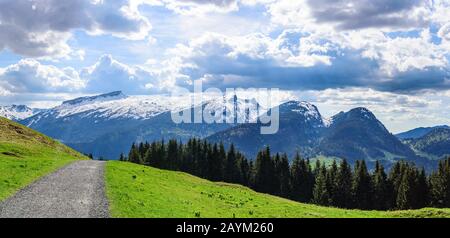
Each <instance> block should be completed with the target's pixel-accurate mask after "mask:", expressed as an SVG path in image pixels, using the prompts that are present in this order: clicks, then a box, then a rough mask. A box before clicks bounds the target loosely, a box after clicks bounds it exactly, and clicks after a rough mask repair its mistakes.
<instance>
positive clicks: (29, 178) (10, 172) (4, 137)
mask: <svg viewBox="0 0 450 238" xmlns="http://www.w3.org/2000/svg"><path fill="white" fill-rule="evenodd" d="M78 159H87V158H86V157H85V156H83V155H81V154H80V153H78V152H76V151H74V150H72V149H70V148H68V147H66V146H64V145H63V144H61V143H59V142H57V141H55V140H52V139H51V138H49V137H47V136H44V135H42V134H40V133H38V132H35V131H33V130H31V129H29V128H27V127H25V126H22V125H20V124H18V123H15V122H12V121H10V120H7V119H5V118H1V117H0V200H3V199H5V198H6V197H8V196H10V195H11V194H13V193H14V192H16V191H17V190H18V189H20V188H23V187H24V186H26V185H28V184H29V183H31V182H33V181H34V180H36V179H37V178H39V177H41V176H44V175H46V174H48V173H50V172H53V171H55V170H57V169H58V168H60V167H62V166H64V165H66V164H67V163H69V162H71V161H73V160H78Z"/></svg>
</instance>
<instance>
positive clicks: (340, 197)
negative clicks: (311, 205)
mask: <svg viewBox="0 0 450 238" xmlns="http://www.w3.org/2000/svg"><path fill="white" fill-rule="evenodd" d="M335 184H336V188H335V189H334V198H333V201H334V203H333V205H334V206H336V207H342V208H351V207H352V206H353V199H352V184H353V174H352V169H351V168H350V165H349V164H348V163H347V160H345V159H344V160H342V161H341V163H340V165H339V170H338V173H337V175H336V182H335Z"/></svg>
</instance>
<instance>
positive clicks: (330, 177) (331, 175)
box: [327, 160, 338, 205]
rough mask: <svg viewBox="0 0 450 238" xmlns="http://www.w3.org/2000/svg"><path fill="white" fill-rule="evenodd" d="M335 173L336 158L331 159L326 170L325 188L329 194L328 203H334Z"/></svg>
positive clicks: (336, 168)
mask: <svg viewBox="0 0 450 238" xmlns="http://www.w3.org/2000/svg"><path fill="white" fill-rule="evenodd" d="M337 173H338V167H337V163H336V160H333V163H332V164H331V168H330V169H329V170H328V171H327V190H328V194H329V196H330V205H335V200H336V197H335V195H336V194H337V191H336V179H337Z"/></svg>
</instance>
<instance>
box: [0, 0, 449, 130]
mask: <svg viewBox="0 0 450 238" xmlns="http://www.w3.org/2000/svg"><path fill="white" fill-rule="evenodd" d="M449 12H450V1H447V0H430V1H427V0H421V1H419V0H394V1H393V0H376V1H374V0H297V1H295V0H0V105H9V104H26V105H28V106H31V107H40V108H46V107H52V106H56V105H58V104H60V103H61V101H63V100H67V99H71V98H74V97H78V96H82V95H93V94H100V93H107V92H110V91H116V90H122V91H123V92H124V93H126V94H128V95H149V94H165V93H169V92H171V91H172V90H175V89H177V88H179V87H183V88H190V87H191V85H192V82H193V80H202V82H203V84H204V85H205V87H217V88H221V89H225V88H236V87H240V88H279V89H280V90H282V92H286V93H289V94H290V95H295V97H297V98H298V99H300V100H305V101H309V102H312V103H314V104H315V105H317V106H318V107H319V110H320V111H321V113H322V114H323V115H324V116H327V117H329V116H332V115H333V114H335V113H338V112H339V111H343V110H344V111H345V110H349V109H351V108H354V107H361V106H362V107H367V108H368V109H369V110H371V111H372V112H374V114H375V115H376V116H377V117H378V118H379V119H380V120H381V121H382V122H383V123H384V124H385V125H386V126H387V128H388V129H389V130H390V131H392V132H394V133H395V132H400V131H404V130H408V129H412V128H415V127H419V126H433V125H441V124H447V125H448V124H450V64H449V60H450V14H449Z"/></svg>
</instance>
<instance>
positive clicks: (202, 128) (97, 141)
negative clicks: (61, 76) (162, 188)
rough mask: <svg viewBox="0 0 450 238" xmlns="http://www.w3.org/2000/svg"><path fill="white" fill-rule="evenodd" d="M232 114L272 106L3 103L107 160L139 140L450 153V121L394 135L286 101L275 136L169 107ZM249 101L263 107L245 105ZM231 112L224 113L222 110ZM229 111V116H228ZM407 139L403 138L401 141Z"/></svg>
mask: <svg viewBox="0 0 450 238" xmlns="http://www.w3.org/2000/svg"><path fill="white" fill-rule="evenodd" d="M223 102H225V103H226V104H225V105H226V109H225V110H226V111H233V110H234V109H237V113H236V114H237V115H235V116H236V117H246V118H247V119H250V120H255V119H256V118H258V116H259V115H261V113H263V112H265V111H267V110H270V109H265V108H263V107H262V106H261V105H259V104H258V103H257V102H256V100H251V99H250V100H249V99H241V98H238V97H236V96H232V97H225V98H212V99H211V98H210V99H208V100H205V101H204V103H203V104H201V105H192V104H191V103H190V101H189V100H186V99H182V98H176V97H169V96H164V95H155V96H127V95H124V94H123V93H122V92H112V93H108V94H102V95H98V96H92V97H82V98H76V99H73V100H69V101H65V102H63V103H62V104H61V105H60V106H57V107H54V108H51V109H46V110H41V109H31V108H28V107H26V106H8V107H0V116H4V117H7V118H9V119H13V120H16V121H19V122H20V123H22V124H24V125H26V126H28V127H31V128H33V129H35V130H38V131H40V132H42V133H44V134H46V135H48V136H51V137H53V138H56V139H58V140H60V141H62V142H63V143H65V144H67V145H69V146H72V147H73V148H75V149H77V150H79V151H81V152H84V153H93V154H94V155H95V156H97V157H100V156H103V157H105V158H108V159H117V158H118V156H119V154H120V153H121V152H124V153H126V152H127V151H128V149H129V147H130V145H131V143H133V142H142V141H153V140H160V139H172V138H176V139H179V140H181V141H186V140H187V139H189V138H191V137H200V138H207V139H208V140H210V141H216V142H223V143H224V144H226V145H229V144H231V143H233V144H235V145H236V147H237V148H238V149H239V150H241V151H242V152H244V153H245V154H246V155H247V156H248V157H250V158H253V157H254V156H255V155H256V153H257V152H258V151H259V150H260V149H262V148H264V147H265V146H266V145H270V147H271V149H272V151H273V152H282V153H287V154H289V155H290V156H291V157H292V156H293V155H294V154H295V153H297V152H298V153H300V154H301V156H303V157H307V158H322V159H342V158H346V159H348V160H349V161H351V162H352V161H354V160H357V159H365V160H367V161H368V162H369V163H370V162H371V161H375V160H382V161H383V162H384V163H385V164H389V163H390V162H392V161H395V160H400V159H405V160H410V161H414V162H415V163H417V164H419V165H423V166H426V167H430V166H433V164H435V163H434V160H436V159H439V158H441V157H443V156H446V155H450V146H449V141H450V140H449V138H450V133H449V131H450V129H449V128H448V126H438V127H436V128H417V129H414V130H411V131H408V132H405V133H400V134H397V135H393V134H391V133H390V132H389V131H388V130H387V129H386V128H385V126H384V125H383V124H382V123H381V122H380V121H379V120H378V119H377V118H376V116H375V115H374V114H373V113H372V112H370V110H368V109H367V108H355V109H352V110H350V111H348V112H340V113H338V114H337V115H335V116H333V117H331V118H324V117H322V115H321V114H320V112H319V110H318V108H317V107H316V106H314V105H312V104H310V103H308V102H302V101H288V102H284V103H282V104H280V107H279V110H280V129H279V132H278V133H277V134H273V135H261V134H260V127H261V126H262V125H261V123H256V124H255V123H244V124H236V123H234V124H224V123H221V124H206V123H202V124H189V123H188V124H186V123H181V124H176V123H174V122H172V119H171V112H172V111H181V110H183V109H190V110H191V112H194V108H198V107H202V109H206V108H208V109H210V110H211V109H212V111H214V110H219V109H218V108H221V107H222V105H223ZM243 105H245V106H247V107H250V108H253V109H257V110H253V111H249V110H242V108H245V107H243ZM224 113H225V112H224ZM227 115H228V114H227ZM402 140H403V141H402Z"/></svg>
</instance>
